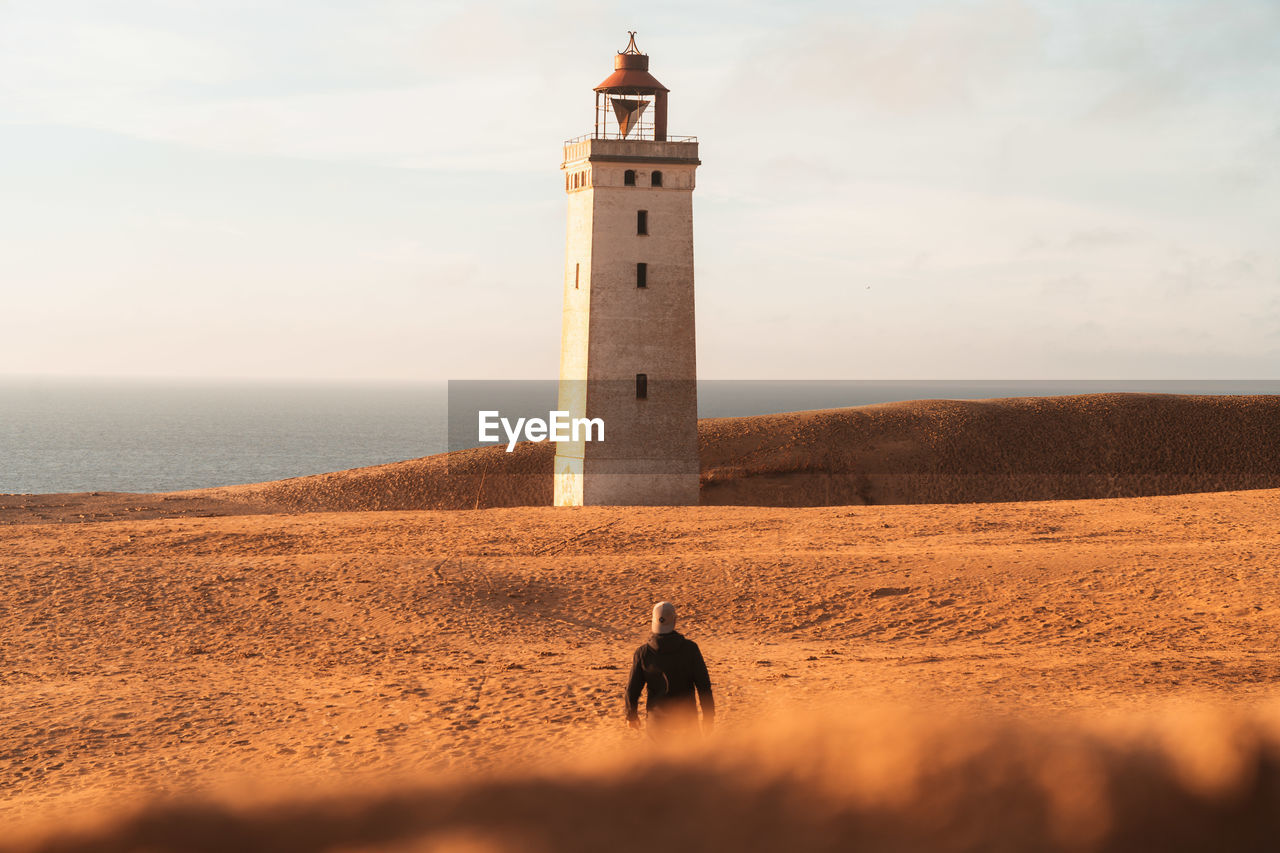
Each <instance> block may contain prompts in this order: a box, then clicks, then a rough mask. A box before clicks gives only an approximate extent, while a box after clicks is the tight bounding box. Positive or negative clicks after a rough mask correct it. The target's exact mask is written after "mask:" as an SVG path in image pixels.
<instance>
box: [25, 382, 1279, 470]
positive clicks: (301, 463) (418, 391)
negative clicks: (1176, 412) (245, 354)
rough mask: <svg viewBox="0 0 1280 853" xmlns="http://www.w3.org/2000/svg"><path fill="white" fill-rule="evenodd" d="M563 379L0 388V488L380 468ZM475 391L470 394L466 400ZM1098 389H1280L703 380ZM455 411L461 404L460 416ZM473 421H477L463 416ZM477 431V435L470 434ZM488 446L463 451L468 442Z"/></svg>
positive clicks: (769, 396) (841, 386)
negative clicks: (474, 407) (464, 405)
mask: <svg viewBox="0 0 1280 853" xmlns="http://www.w3.org/2000/svg"><path fill="white" fill-rule="evenodd" d="M555 388H556V383H555V382H554V381H549V382H498V383H457V382H454V383H445V382H435V383H418V384H408V383H406V384H373V383H369V384H338V383H274V384H272V383H232V382H227V383H212V382H160V381H125V380H69V379H44V378H39V379H37V378H32V379H4V380H0V493H37V494H38V493H46V492H81V491H126V492H152V491H171V490H179V489H195V488H204V487H209V486H221V485H230V484H234V483H252V482H260V481H263V480H276V479H282V478H285V477H298V476H304V475H307V474H318V473H321V472H325V471H339V470H343V469H346V468H356V467H360V466H365V465H379V464H382V463H386V462H396V461H399V460H402V459H413V458H417V457H419V456H426V455H429V454H432V453H440V452H442V451H444V450H446V449H448V448H449V447H450V446H459V442H458V441H456V440H455V441H451V440H450V433H451V432H454V431H452V430H450V429H449V420H450V418H449V416H450V414H451V412H450V406H449V401H450V399H451V398H458V397H459V396H460V395H461V396H466V397H469V398H470V399H472V400H474V399H477V396H476V395H477V394H479V399H486V400H492V403H491V404H490V403H486V405H492V407H493V408H495V409H499V410H500V411H502V412H503V414H504V415H505V414H507V413H508V412H509V411H510V412H512V413H514V414H517V415H521V414H525V413H526V411H527V412H528V413H529V414H534V413H536V412H539V411H540V412H541V413H542V414H543V416H545V413H546V412H547V411H548V410H549V409H551V408H554V404H555ZM463 392H465V393H463ZM1102 392H1140V393H1166V394H1280V381H1265V380H1260V381H1087V380H1081V381H1040V382H1037V381H1023V380H1017V381H972V382H953V381H929V380H922V381H910V382H906V381H866V380H851V381H834V380H833V381H826V380H823V381H782V380H760V381H756V380H706V381H701V382H699V383H698V395H699V414H700V415H701V416H702V417H729V416H739V415H753V414H768V413H775V412H790V411H800V410H804V409H824V408H836V407H843V406H858V405H866V404H869V403H884V402H892V401H895V400H918V399H970V400H972V399H987V398H994V397H1023V396H1056V395H1062V394H1085V393H1102ZM457 408H458V407H457V406H455V409H457ZM453 414H455V415H458V416H461V417H464V418H465V419H466V423H467V424H473V423H474V422H475V421H474V416H473V415H470V414H465V413H459V412H456V411H455V412H453ZM462 434H463V435H469V432H463V433H462ZM477 443H478V442H466V441H463V442H462V444H465V445H467V446H472V445H474V444H477Z"/></svg>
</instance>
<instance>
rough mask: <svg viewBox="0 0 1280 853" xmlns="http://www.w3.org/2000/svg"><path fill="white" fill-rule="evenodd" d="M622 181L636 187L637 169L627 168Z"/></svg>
mask: <svg viewBox="0 0 1280 853" xmlns="http://www.w3.org/2000/svg"><path fill="white" fill-rule="evenodd" d="M622 182H623V183H624V184H626V185H627V186H629V187H634V186H635V185H636V170H635V169H627V171H625V172H623V173H622Z"/></svg>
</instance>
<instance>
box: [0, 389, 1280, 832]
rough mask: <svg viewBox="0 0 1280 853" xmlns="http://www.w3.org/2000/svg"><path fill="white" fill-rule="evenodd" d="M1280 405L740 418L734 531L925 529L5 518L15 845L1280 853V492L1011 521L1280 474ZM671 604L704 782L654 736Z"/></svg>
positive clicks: (354, 480) (3, 806) (644, 518)
mask: <svg viewBox="0 0 1280 853" xmlns="http://www.w3.org/2000/svg"><path fill="white" fill-rule="evenodd" d="M1276 405H1277V404H1276V401H1275V399H1274V398H1165V397H1154V398H1152V397H1087V398H1064V399H1060V400H1014V401H990V402H985V403H947V402H925V403H918V404H901V405H896V406H878V407H868V408H864V409H851V410H839V411H832V412H812V413H798V414H794V415H780V416H773V417H768V418H750V419H729V420H716V421H706V422H703V424H702V437H703V442H704V445H703V446H704V462H705V463H708V464H706V465H705V466H704V467H705V470H704V499H705V500H707V501H708V502H710V503H714V502H715V501H717V500H729V499H732V500H742V501H747V500H758V501H759V502H762V503H767V502H773V503H779V504H782V503H803V502H805V501H817V500H819V499H821V500H830V501H831V502H832V503H833V504H841V503H855V502H857V501H864V502H865V501H873V502H874V501H880V502H888V501H889V500H891V499H898V500H902V501H907V500H952V501H960V502H958V503H949V504H934V505H925V506H907V505H896V506H890V505H882V506H854V505H834V506H829V507H785V506H775V507H751V506H702V507H686V508H654V507H648V508H631V509H628V508H614V507H594V508H580V509H577V510H556V509H552V508H550V507H520V506H514V507H506V508H491V509H483V510H479V511H477V510H475V509H474V507H476V506H480V507H485V506H489V505H490V504H491V503H495V502H504V501H505V502H510V503H519V502H520V501H523V500H530V499H531V496H532V495H536V494H543V493H542V492H535V489H542V490H546V489H549V484H548V483H547V480H546V477H545V476H544V475H543V474H541V473H540V472H541V471H542V469H543V467H544V466H545V465H547V464H549V449H550V448H549V447H547V446H545V445H541V446H531V445H526V446H522V447H520V448H519V449H518V451H517V452H516V453H515V454H511V455H510V456H508V455H506V454H502V453H501V452H500V451H499V452H495V451H490V450H483V451H480V450H477V451H466V452H464V453H461V454H455V455H453V456H450V457H431V458H427V459H422V460H416V461H413V462H407V463H398V464H395V465H388V466H380V467H378V468H370V469H362V470H357V471H350V472H340V473H336V474H328V475H320V476H317V477H305V478H298V479H295V480H287V481H282V482H279V483H266V484H258V485H253V486H243V487H235V488H229V489H221V490H207V491H202V492H190V493H182V494H175V495H113V494H99V495H82V496H66V495H63V496H57V495H54V496H12V497H9V498H6V499H5V500H4V501H3V502H0V503H2V504H3V506H0V523H3V526H0V631H2V633H0V649H2V650H3V655H0V686H2V687H3V690H2V691H0V823H3V824H4V825H5V826H6V828H7V830H8V834H7V835H6V836H5V837H4V838H3V839H0V851H3V850H12V851H19V850H21V851H35V850H39V851H50V853H52V851H68V853H70V852H71V851H76V852H77V853H78V852H79V851H91V850H92V851H116V850H121V851H123V850H149V851H168V850H173V851H178V850H183V851H187V850H210V851H212V850H264V851H265V850H271V851H279V850H299V851H302V850H307V851H322V850H323V851H328V850H333V851H348V853H349V852H350V851H360V850H365V851H375V850H376V851H410V850H429V851H471V853H475V851H507V850H512V851H514V850H519V851H526V850H534V851H536V850H571V851H577V850H582V851H586V850H600V849H616V850H624V851H625V850H651V849H653V846H654V844H655V838H656V837H657V836H658V835H661V836H662V837H663V838H665V839H668V840H669V841H670V843H671V847H672V849H694V848H696V849H717V848H718V849H725V848H728V849H744V850H752V849H762V850H775V849H809V850H847V849H851V848H854V847H856V848H857V849H865V850H885V851H890V850H892V851H898V850H903V851H905V850H919V849H929V850H940V851H949V850H974V851H979V850H982V851H987V850H1011V851H1012V850H1019V851H1021V850H1028V849H1034V850H1048V851H1052V850H1064V851H1067V850H1070V851H1076V850H1079V851H1086V850H1100V851H1129V850H1140V849H1159V850H1171V851H1177V850H1201V849H1224V850H1225V849H1234V850H1259V849H1267V847H1266V845H1267V844H1269V843H1270V839H1273V838H1274V837H1275V834H1276V833H1277V831H1280V826H1277V820H1278V819H1277V815H1280V758H1278V756H1280V734H1278V732H1280V728H1278V727H1277V726H1278V723H1277V720H1280V716H1278V714H1280V711H1278V710H1277V707H1278V706H1277V705H1276V699H1277V697H1278V696H1280V693H1278V692H1277V691H1278V687H1280V658H1277V656H1276V649H1277V648H1278V647H1280V606H1277V603H1276V602H1278V601H1280V490H1276V489H1256V490H1252V491H1227V492H1219V493H1210V492H1204V493H1200V494H1186V495H1165V496H1148V497H1135V498H1124V499H1092V500H1077V501H1054V500H1046V501H1039V502H1004V503H998V504H997V503H982V502H976V501H978V500H979V498H980V497H985V498H987V499H988V500H992V501H994V500H1002V501H1007V500H1008V499H1009V498H1011V497H1015V496H1018V495H1023V494H1029V493H1038V492H1037V490H1039V492H1043V493H1044V494H1043V495H1042V496H1044V497H1054V498H1058V497H1080V496H1081V494H1082V493H1088V490H1089V489H1095V490H1103V491H1111V492H1122V493H1123V492H1125V491H1126V490H1138V491H1141V490H1143V489H1150V490H1157V491H1158V490H1161V489H1174V490H1178V489H1183V488H1199V489H1202V490H1203V489H1221V488H1226V487H1228V486H1244V485H1248V486H1251V487H1253V486H1260V485H1266V484H1267V483H1268V482H1270V478H1273V477H1274V476H1275V473H1276V471H1277V465H1276V453H1277V447H1278V446H1280V442H1278V441H1277V440H1276V436H1275V430H1276V429H1277V424H1278V423H1280V421H1278V420H1277V418H1276ZM873 462H874V463H875V464H872V463H873ZM539 484H541V485H539ZM1175 487H1176V488H1175ZM546 496H547V497H548V498H549V492H547V493H546ZM539 500H541V498H539ZM964 501H967V502H964ZM436 505H438V506H445V507H456V508H457V509H452V510H450V511H438V510H431V509H428V510H421V509H416V507H420V506H436ZM308 510H325V511H324V512H308ZM341 510H379V511H376V512H374V511H358V512H352V511H341ZM86 521H95V522H106V523H94V524H83V523H80V522H86ZM57 522H72V523H57ZM658 599H669V600H673V601H675V602H677V604H678V605H679V607H680V613H681V626H682V628H683V629H684V630H686V631H687V632H688V633H689V634H690V635H691V636H693V637H694V638H695V639H697V640H698V641H699V643H700V644H701V645H702V647H703V650H704V653H705V654H706V656H707V658H708V661H709V664H710V666H711V670H712V675H713V678H714V680H715V683H716V689H717V695H718V698H719V700H720V706H721V709H722V713H721V717H720V722H719V725H718V727H717V734H716V736H715V738H713V739H711V740H709V741H707V742H705V743H700V744H698V745H695V746H691V747H689V748H688V750H687V751H686V752H683V753H681V754H678V755H667V754H654V752H653V751H652V749H651V748H650V747H649V746H648V745H647V744H646V743H645V742H644V741H643V740H642V739H640V738H638V737H637V736H636V735H634V734H633V733H631V732H629V731H628V730H627V729H626V728H625V727H624V726H623V725H622V722H621V713H620V708H619V704H620V699H619V693H620V689H621V683H622V679H623V678H624V676H625V666H626V663H627V661H628V659H629V654H630V651H631V649H632V647H633V646H634V645H635V644H636V643H638V642H639V641H640V639H641V638H642V637H643V635H644V631H645V625H646V612H647V609H648V607H649V606H650V604H651V603H652V602H653V601H654V600H658ZM655 827H656V828H655ZM655 833H656V834H655ZM682 845H683V846H682Z"/></svg>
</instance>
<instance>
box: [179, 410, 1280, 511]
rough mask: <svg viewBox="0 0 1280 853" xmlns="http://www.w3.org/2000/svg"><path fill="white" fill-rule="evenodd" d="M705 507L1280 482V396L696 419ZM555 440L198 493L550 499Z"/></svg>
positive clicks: (1070, 494)
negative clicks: (506, 451)
mask: <svg viewBox="0 0 1280 853" xmlns="http://www.w3.org/2000/svg"><path fill="white" fill-rule="evenodd" d="M699 436H700V442H701V455H702V484H703V485H702V503H703V504H719V505H727V504H734V505H741V506H834V505H857V504H900V503H988V502H995V501H1015V500H1054V499H1064V498H1070V499H1080V498H1106V497H1133V496H1140V495H1160V494H1184V493H1192V492H1212V491H1231V490H1238V489H1260V488H1275V487H1280V397H1191V396H1170V395H1140V394H1097V395H1086V396H1076V397H1048V398H1018V399H1007V400H983V401H954V400H952V401H949V400H925V401H916V402H910V403H890V404H884V405H878V406H863V407H857V408H850V409H834V410H828V411H814V412H795V413H790V414H784V415H764V416H756V417H745V418H715V419H708V420H703V421H701V422H700V424H699ZM553 453H554V450H553V448H552V446H551V445H547V444H542V445H531V444H522V445H520V446H519V448H518V449H517V451H516V452H514V453H510V454H508V453H505V452H503V451H502V450H500V449H497V448H488V449H484V450H471V451H463V452H461V453H454V454H449V455H447V456H436V457H428V458H426V459H419V460H415V461H412V462H403V463H397V464H393V465H383V466H379V467H375V468H363V469H359V470H356V471H344V472H339V473H336V474H324V475H320V476H319V477H303V478H298V479H294V480H285V481H282V482H278V483H266V484H260V485H252V486H242V487H236V488H232V489H222V490H209V491H205V492H202V493H195V494H197V495H199V496H202V497H207V498H213V499H218V500H228V501H234V502H240V501H249V502H258V503H263V504H267V505H270V506H274V507H277V508H279V509H285V510H303V511H314V510H351V511H361V510H370V509H478V508H483V507H497V506H546V505H549V504H550V503H551V482H550V472H551V464H552V456H553Z"/></svg>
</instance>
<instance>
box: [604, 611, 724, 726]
mask: <svg viewBox="0 0 1280 853" xmlns="http://www.w3.org/2000/svg"><path fill="white" fill-rule="evenodd" d="M646 689H647V690H648V696H647V697H646V699H645V710H646V711H647V712H648V713H650V714H655V713H656V714H659V715H661V714H663V713H666V712H668V711H688V712H693V713H696V712H697V705H696V704H694V698H693V697H694V691H695V690H696V691H697V694H698V704H701V705H702V716H703V719H704V721H705V722H708V723H709V722H711V720H712V719H714V718H715V714H716V702H715V699H714V698H712V696H711V676H710V675H708V674H707V664H706V663H705V662H704V661H703V660H702V652H701V651H700V650H699V649H698V644H697V643H695V642H694V641H693V640H687V639H685V638H684V636H683V635H682V634H680V633H679V632H677V631H672V632H671V633H669V634H650V635H649V642H647V643H645V644H644V645H643V646H641V647H640V648H638V649H636V653H635V656H634V657H633V658H632V661H631V678H630V679H629V680H628V681H627V695H626V701H627V719H628V720H634V719H637V718H639V716H640V714H639V708H640V691H641V690H646Z"/></svg>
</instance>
